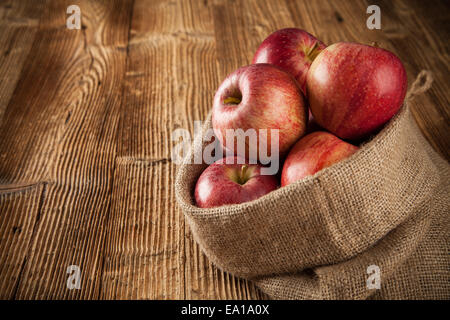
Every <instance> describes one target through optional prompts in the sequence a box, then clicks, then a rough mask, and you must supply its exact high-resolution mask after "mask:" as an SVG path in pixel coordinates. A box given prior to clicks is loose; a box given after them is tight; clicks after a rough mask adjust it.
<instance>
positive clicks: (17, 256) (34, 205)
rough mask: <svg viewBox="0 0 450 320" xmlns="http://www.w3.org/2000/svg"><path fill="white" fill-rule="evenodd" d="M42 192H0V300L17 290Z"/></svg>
mask: <svg viewBox="0 0 450 320" xmlns="http://www.w3.org/2000/svg"><path fill="white" fill-rule="evenodd" d="M44 188H45V185H44V184H35V185H28V186H15V188H8V189H7V188H0V299H11V298H13V297H14V295H15V292H16V290H17V286H18V283H19V277H20V276H21V274H20V273H21V270H22V266H23V264H24V262H25V258H26V257H25V255H26V252H27V251H28V246H29V243H30V239H31V237H32V234H33V230H34V226H35V224H36V222H37V221H38V220H39V212H40V206H41V204H42V203H41V199H42V195H43V192H44ZM19 212H26V214H17V213H19Z"/></svg>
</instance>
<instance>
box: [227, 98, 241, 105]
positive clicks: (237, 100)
mask: <svg viewBox="0 0 450 320" xmlns="http://www.w3.org/2000/svg"><path fill="white" fill-rule="evenodd" d="M223 103H224V104H235V105H238V104H239V103H241V99H240V98H237V97H228V98H225V99H224V100H223Z"/></svg>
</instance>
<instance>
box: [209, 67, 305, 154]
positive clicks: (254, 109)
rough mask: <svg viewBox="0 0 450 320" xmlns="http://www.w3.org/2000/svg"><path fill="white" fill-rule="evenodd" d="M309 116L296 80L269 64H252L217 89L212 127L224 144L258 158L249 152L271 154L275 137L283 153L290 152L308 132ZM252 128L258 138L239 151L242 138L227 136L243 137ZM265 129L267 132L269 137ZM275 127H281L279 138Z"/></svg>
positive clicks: (238, 71) (235, 152)
mask: <svg viewBox="0 0 450 320" xmlns="http://www.w3.org/2000/svg"><path fill="white" fill-rule="evenodd" d="M307 118H308V115H307V108H306V106H305V100H304V98H303V94H302V93H301V91H300V89H299V88H298V86H297V83H296V82H295V80H294V79H293V78H292V76H290V75H289V74H287V73H286V72H284V71H282V70H281V69H279V68H277V67H275V66H272V65H269V64H254V65H249V66H246V67H242V68H239V69H238V70H236V71H234V72H233V73H231V74H230V75H229V76H228V77H227V78H226V79H225V80H224V81H223V83H222V84H221V85H220V87H219V89H218V90H217V92H216V95H215V97H214V104H213V109H212V126H213V129H214V133H215V135H216V136H217V138H218V139H219V140H220V142H221V143H222V146H224V147H225V148H226V149H228V150H230V148H233V149H234V154H235V155H238V156H242V157H246V158H252V159H254V158H255V157H254V156H251V157H250V156H249V154H250V155H256V157H257V159H258V160H259V155H260V151H261V148H263V150H267V153H268V155H271V150H272V140H274V141H275V143H278V149H279V150H278V151H279V153H280V155H283V154H285V153H287V151H288V150H289V148H290V147H291V146H292V145H293V144H294V143H295V142H296V141H297V140H298V139H299V138H300V137H301V136H303V134H304V133H305V130H306V124H307V121H308V119H307ZM239 129H242V131H239ZM249 129H252V130H255V132H256V136H257V137H258V139H257V140H255V142H254V143H251V142H250V140H247V143H246V145H245V150H241V151H239V150H238V147H239V146H238V144H237V141H238V139H234V137H233V139H231V138H230V139H227V130H234V131H233V132H235V133H236V136H239V137H243V136H244V134H243V132H244V133H245V132H247V130H249ZM261 129H265V130H266V131H267V137H265V136H264V135H263V133H264V132H263V131H261ZM271 129H277V130H278V141H277V140H276V139H272V131H271ZM239 132H240V133H239ZM260 133H261V135H260ZM259 137H261V139H259ZM243 153H245V154H243Z"/></svg>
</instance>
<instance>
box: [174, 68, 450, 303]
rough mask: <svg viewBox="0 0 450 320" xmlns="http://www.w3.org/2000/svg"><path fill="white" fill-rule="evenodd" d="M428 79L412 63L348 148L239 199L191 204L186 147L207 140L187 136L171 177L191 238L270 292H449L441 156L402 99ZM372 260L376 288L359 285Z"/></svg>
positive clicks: (448, 178)
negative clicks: (399, 91) (385, 109)
mask: <svg viewBox="0 0 450 320" xmlns="http://www.w3.org/2000/svg"><path fill="white" fill-rule="evenodd" d="M422 82H424V83H422ZM430 84H431V76H430V74H429V73H428V72H421V74H420V75H419V76H418V79H417V80H416V81H415V83H414V84H413V85H412V87H411V89H410V90H409V92H408V95H407V98H406V101H405V104H404V106H403V107H402V109H401V110H400V112H399V113H398V114H397V115H396V116H395V117H394V118H393V119H392V120H391V121H390V122H389V123H388V124H387V125H386V126H385V128H384V129H383V130H382V131H381V132H380V133H378V134H377V135H376V136H375V137H374V138H372V139H371V140H370V141H369V142H367V143H365V144H364V145H363V146H362V147H361V148H360V150H359V151H358V152H357V153H355V154H354V155H353V156H351V157H350V158H348V159H346V160H344V161H341V162H339V163H337V164H335V165H333V166H331V167H329V168H326V169H324V170H322V171H320V172H318V173H317V174H316V175H314V176H312V177H308V178H306V179H303V180H301V181H297V182H296V183H294V184H291V185H289V186H287V187H283V188H279V189H278V190H275V191H273V192H271V193H270V194H267V195H265V196H263V197H261V198H259V199H257V200H254V201H251V202H247V203H243V204H239V205H229V206H223V207H217V208H212V209H200V208H198V207H196V206H195V203H194V199H193V190H194V188H195V183H196V181H197V178H198V177H199V175H200V174H201V172H202V171H203V170H204V169H205V168H206V166H207V165H206V164H201V165H200V164H193V162H194V161H193V160H194V159H193V157H194V152H195V151H196V150H198V149H199V148H203V147H204V146H205V145H206V144H207V143H209V142H208V141H206V142H203V141H202V139H201V137H200V136H199V137H197V139H196V140H195V142H194V145H193V146H192V148H191V151H190V153H189V154H188V156H187V157H186V158H185V160H184V163H183V164H182V165H181V166H180V167H179V169H178V173H177V179H176V186H175V187H176V196H177V201H178V204H179V206H180V208H181V209H182V210H183V212H184V214H185V217H186V221H187V222H188V224H189V225H190V227H191V231H192V234H193V236H194V239H195V241H196V242H197V243H198V244H199V245H200V247H201V249H202V250H203V252H204V253H205V254H206V255H207V256H208V258H209V259H210V260H211V261H212V262H213V263H214V264H215V265H217V266H218V267H219V268H221V269H223V270H225V271H227V272H230V273H232V274H234V275H236V276H239V277H243V278H247V279H250V280H252V281H254V282H255V283H256V285H257V286H258V287H259V288H261V289H262V290H263V291H264V292H265V293H267V294H268V295H269V296H270V297H272V298H276V299H366V298H375V299H376V298H378V299H433V298H434V299H449V298H450V277H449V273H450V260H449V253H450V250H449V248H450V247H449V219H448V213H449V211H450V210H449V209H450V169H449V164H448V163H447V162H446V161H445V160H444V159H442V158H441V157H440V156H439V155H438V154H437V153H436V152H435V151H434V150H433V149H432V148H431V146H430V145H429V144H428V142H427V141H426V140H425V139H424V137H423V136H422V134H421V133H420V130H419V129H418V127H417V125H416V123H415V121H414V119H413V118H412V116H411V114H410V110H409V107H408V101H410V99H412V98H413V97H414V95H417V94H420V93H421V92H423V91H425V90H427V89H428V87H429V86H430ZM424 107H426V106H424ZM210 126H211V122H210V118H208V121H207V122H206V124H205V126H204V128H203V132H205V130H206V129H208V128H210ZM372 265H375V266H377V267H379V271H380V273H379V274H380V275H381V282H380V284H381V288H380V289H373V288H372V287H370V286H369V287H368V286H367V279H368V278H369V276H370V275H369V274H368V267H369V266H372Z"/></svg>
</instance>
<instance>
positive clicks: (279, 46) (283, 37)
mask: <svg viewBox="0 0 450 320" xmlns="http://www.w3.org/2000/svg"><path fill="white" fill-rule="evenodd" d="M325 48H326V46H325V45H324V44H323V43H322V42H321V41H319V40H317V39H316V38H315V37H314V36H313V35H311V34H309V33H308V32H306V31H304V30H301V29H296V28H287V29H281V30H278V31H275V32H274V33H272V34H271V35H270V36H268V37H267V38H266V39H265V40H264V41H263V42H262V43H261V45H260V46H259V48H258V50H257V51H256V54H255V56H254V57H253V62H252V63H270V64H273V65H276V66H278V67H280V68H281V69H283V70H284V71H286V72H288V73H289V74H291V75H292V76H293V77H294V78H295V79H296V80H297V81H298V83H299V85H300V88H301V89H302V91H303V93H305V83H306V74H307V73H308V70H309V67H310V66H311V63H312V62H313V60H314V58H315V57H316V56H317V55H318V54H319V53H320V52H321V51H322V50H323V49H325Z"/></svg>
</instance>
